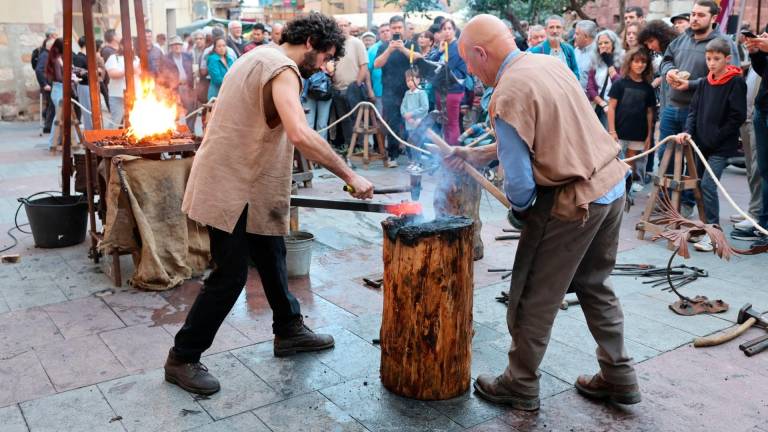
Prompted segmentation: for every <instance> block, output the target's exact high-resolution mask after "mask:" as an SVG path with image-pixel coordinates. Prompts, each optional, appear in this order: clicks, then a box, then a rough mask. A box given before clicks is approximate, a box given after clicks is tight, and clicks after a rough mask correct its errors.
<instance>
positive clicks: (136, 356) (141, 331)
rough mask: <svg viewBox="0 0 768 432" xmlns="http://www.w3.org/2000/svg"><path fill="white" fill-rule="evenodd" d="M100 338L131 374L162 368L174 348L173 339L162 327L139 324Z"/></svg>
mask: <svg viewBox="0 0 768 432" xmlns="http://www.w3.org/2000/svg"><path fill="white" fill-rule="evenodd" d="M99 336H100V337H101V340H102V341H104V343H105V344H106V345H107V347H109V349H110V351H112V353H113V354H114V355H115V357H117V359H118V360H119V361H120V363H121V364H122V365H123V366H124V367H125V369H126V370H127V371H128V372H129V373H136V372H142V371H146V370H151V369H155V368H158V367H161V366H162V365H164V364H165V359H166V357H168V348H169V347H171V346H173V337H171V335H170V334H168V332H167V331H166V330H165V329H164V328H163V327H160V326H155V327H152V326H148V325H144V324H139V325H135V326H131V327H124V328H119V329H117V330H111V331H108V332H103V333H101V334H100V335H99Z"/></svg>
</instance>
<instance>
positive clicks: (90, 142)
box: [84, 129, 200, 287]
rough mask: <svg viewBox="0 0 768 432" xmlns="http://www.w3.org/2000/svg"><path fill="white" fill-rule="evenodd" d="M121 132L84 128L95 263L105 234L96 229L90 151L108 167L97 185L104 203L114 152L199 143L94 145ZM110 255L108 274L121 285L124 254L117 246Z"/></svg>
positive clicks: (177, 149) (172, 149)
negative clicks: (102, 179) (121, 258)
mask: <svg viewBox="0 0 768 432" xmlns="http://www.w3.org/2000/svg"><path fill="white" fill-rule="evenodd" d="M122 134H123V130H122V129H101V130H91V131H85V132H84V136H85V140H84V144H85V182H86V195H87V198H88V221H89V225H90V229H89V234H90V238H91V248H90V251H89V254H88V255H89V257H90V258H91V259H93V261H94V262H95V263H98V262H99V258H100V257H101V252H99V250H98V244H99V241H101V240H102V239H103V238H104V233H103V232H99V231H98V229H97V228H96V206H95V204H94V196H95V191H94V180H95V179H96V178H97V174H96V173H94V172H93V171H92V169H93V168H92V165H91V160H92V157H93V156H92V155H96V158H97V161H98V159H99V158H101V159H104V160H105V161H106V164H107V169H106V170H105V183H106V185H107V186H106V187H105V188H103V189H100V191H99V194H100V195H101V197H102V199H103V200H105V201H104V203H105V205H106V202H107V201H106V195H107V191H108V190H109V177H110V171H111V168H110V165H111V164H112V158H113V157H115V156H121V155H131V156H150V155H155V156H156V155H160V154H161V153H184V152H194V151H196V150H197V148H198V147H199V146H200V143H198V142H189V141H187V140H171V141H170V142H168V143H167V144H163V145H155V146H141V147H139V146H136V147H122V146H110V147H102V146H98V145H96V143H97V142H99V141H101V140H102V139H104V138H106V137H110V136H121V135H122ZM95 185H99V183H95ZM108 253H109V254H110V255H111V256H112V265H111V267H110V269H109V270H110V272H109V273H111V275H109V276H110V277H111V278H112V280H113V282H114V284H115V286H118V287H119V286H121V285H122V278H121V275H120V255H123V254H125V253H121V251H119V250H115V251H110V252H108Z"/></svg>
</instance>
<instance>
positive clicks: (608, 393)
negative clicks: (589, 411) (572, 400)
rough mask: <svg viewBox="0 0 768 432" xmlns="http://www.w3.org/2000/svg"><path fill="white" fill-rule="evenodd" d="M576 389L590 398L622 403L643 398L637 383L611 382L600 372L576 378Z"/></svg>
mask: <svg viewBox="0 0 768 432" xmlns="http://www.w3.org/2000/svg"><path fill="white" fill-rule="evenodd" d="M574 385H575V386H576V390H577V391H578V392H579V393H580V394H581V395H582V396H586V397H588V398H590V399H607V400H609V401H611V402H616V403H620V404H626V405H631V404H636V403H639V402H640V400H641V397H640V387H639V386H638V385H637V384H629V385H618V384H611V383H609V382H608V381H606V380H604V379H603V376H602V375H601V374H600V372H598V373H596V374H594V375H591V376H590V375H581V376H580V377H578V378H577V379H576V384H574Z"/></svg>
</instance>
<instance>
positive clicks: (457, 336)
mask: <svg viewBox="0 0 768 432" xmlns="http://www.w3.org/2000/svg"><path fill="white" fill-rule="evenodd" d="M381 225H382V227H383V228H384V316H383V318H382V325H381V381H382V383H383V384H384V386H385V387H386V388H388V389H389V390H390V391H392V392H393V393H396V394H398V395H402V396H406V397H410V398H414V399H420V400H443V399H450V398H453V397H456V396H458V395H460V394H462V393H464V392H466V391H467V389H468V388H469V384H470V368H471V363H472V286H473V285H472V284H473V279H472V274H473V267H472V254H470V253H467V252H468V251H469V250H471V248H472V231H473V228H472V220H471V219H469V218H466V217H444V218H438V219H436V220H434V221H431V222H426V223H413V220H412V219H409V218H394V217H391V218H388V219H387V220H385V221H383V222H382V223H381Z"/></svg>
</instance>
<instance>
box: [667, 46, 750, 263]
mask: <svg viewBox="0 0 768 432" xmlns="http://www.w3.org/2000/svg"><path fill="white" fill-rule="evenodd" d="M706 58H707V68H708V69H709V74H708V75H707V77H706V79H702V80H701V81H700V83H699V85H698V87H697V88H696V92H695V93H694V94H693V99H691V105H690V109H689V111H688V120H687V121H686V124H685V132H682V133H680V134H678V135H677V142H678V143H683V142H684V141H686V140H687V139H689V138H693V141H694V142H696V144H697V145H698V146H699V148H700V149H701V152H702V153H703V154H704V157H705V158H706V160H707V163H708V164H709V166H710V167H712V171H713V172H714V173H715V175H716V176H717V178H718V179H720V176H722V174H723V170H724V169H725V167H726V166H727V165H728V157H730V156H733V155H734V154H735V153H736V149H737V147H738V143H739V128H740V127H741V125H742V124H743V123H744V120H746V118H747V84H746V82H745V81H744V78H742V76H741V69H740V68H739V67H738V66H732V65H729V63H730V61H731V48H730V46H729V45H728V43H727V42H725V40H723V39H719V38H718V39H713V40H712V41H710V42H709V43H708V44H707V47H706ZM697 173H698V174H699V175H700V176H701V177H702V180H701V192H702V195H703V198H704V216H705V220H706V223H708V224H718V223H719V222H720V202H719V200H718V196H717V185H715V182H714V180H713V179H712V177H711V176H710V175H709V172H707V171H706V170H705V169H704V165H703V164H702V163H701V161H697ZM693 246H694V248H696V250H699V251H703V252H709V251H712V249H713V246H712V241H711V239H710V238H709V236H707V235H705V236H704V237H702V238H701V239H700V240H699V241H698V242H697V243H696V244H694V245H693Z"/></svg>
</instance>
